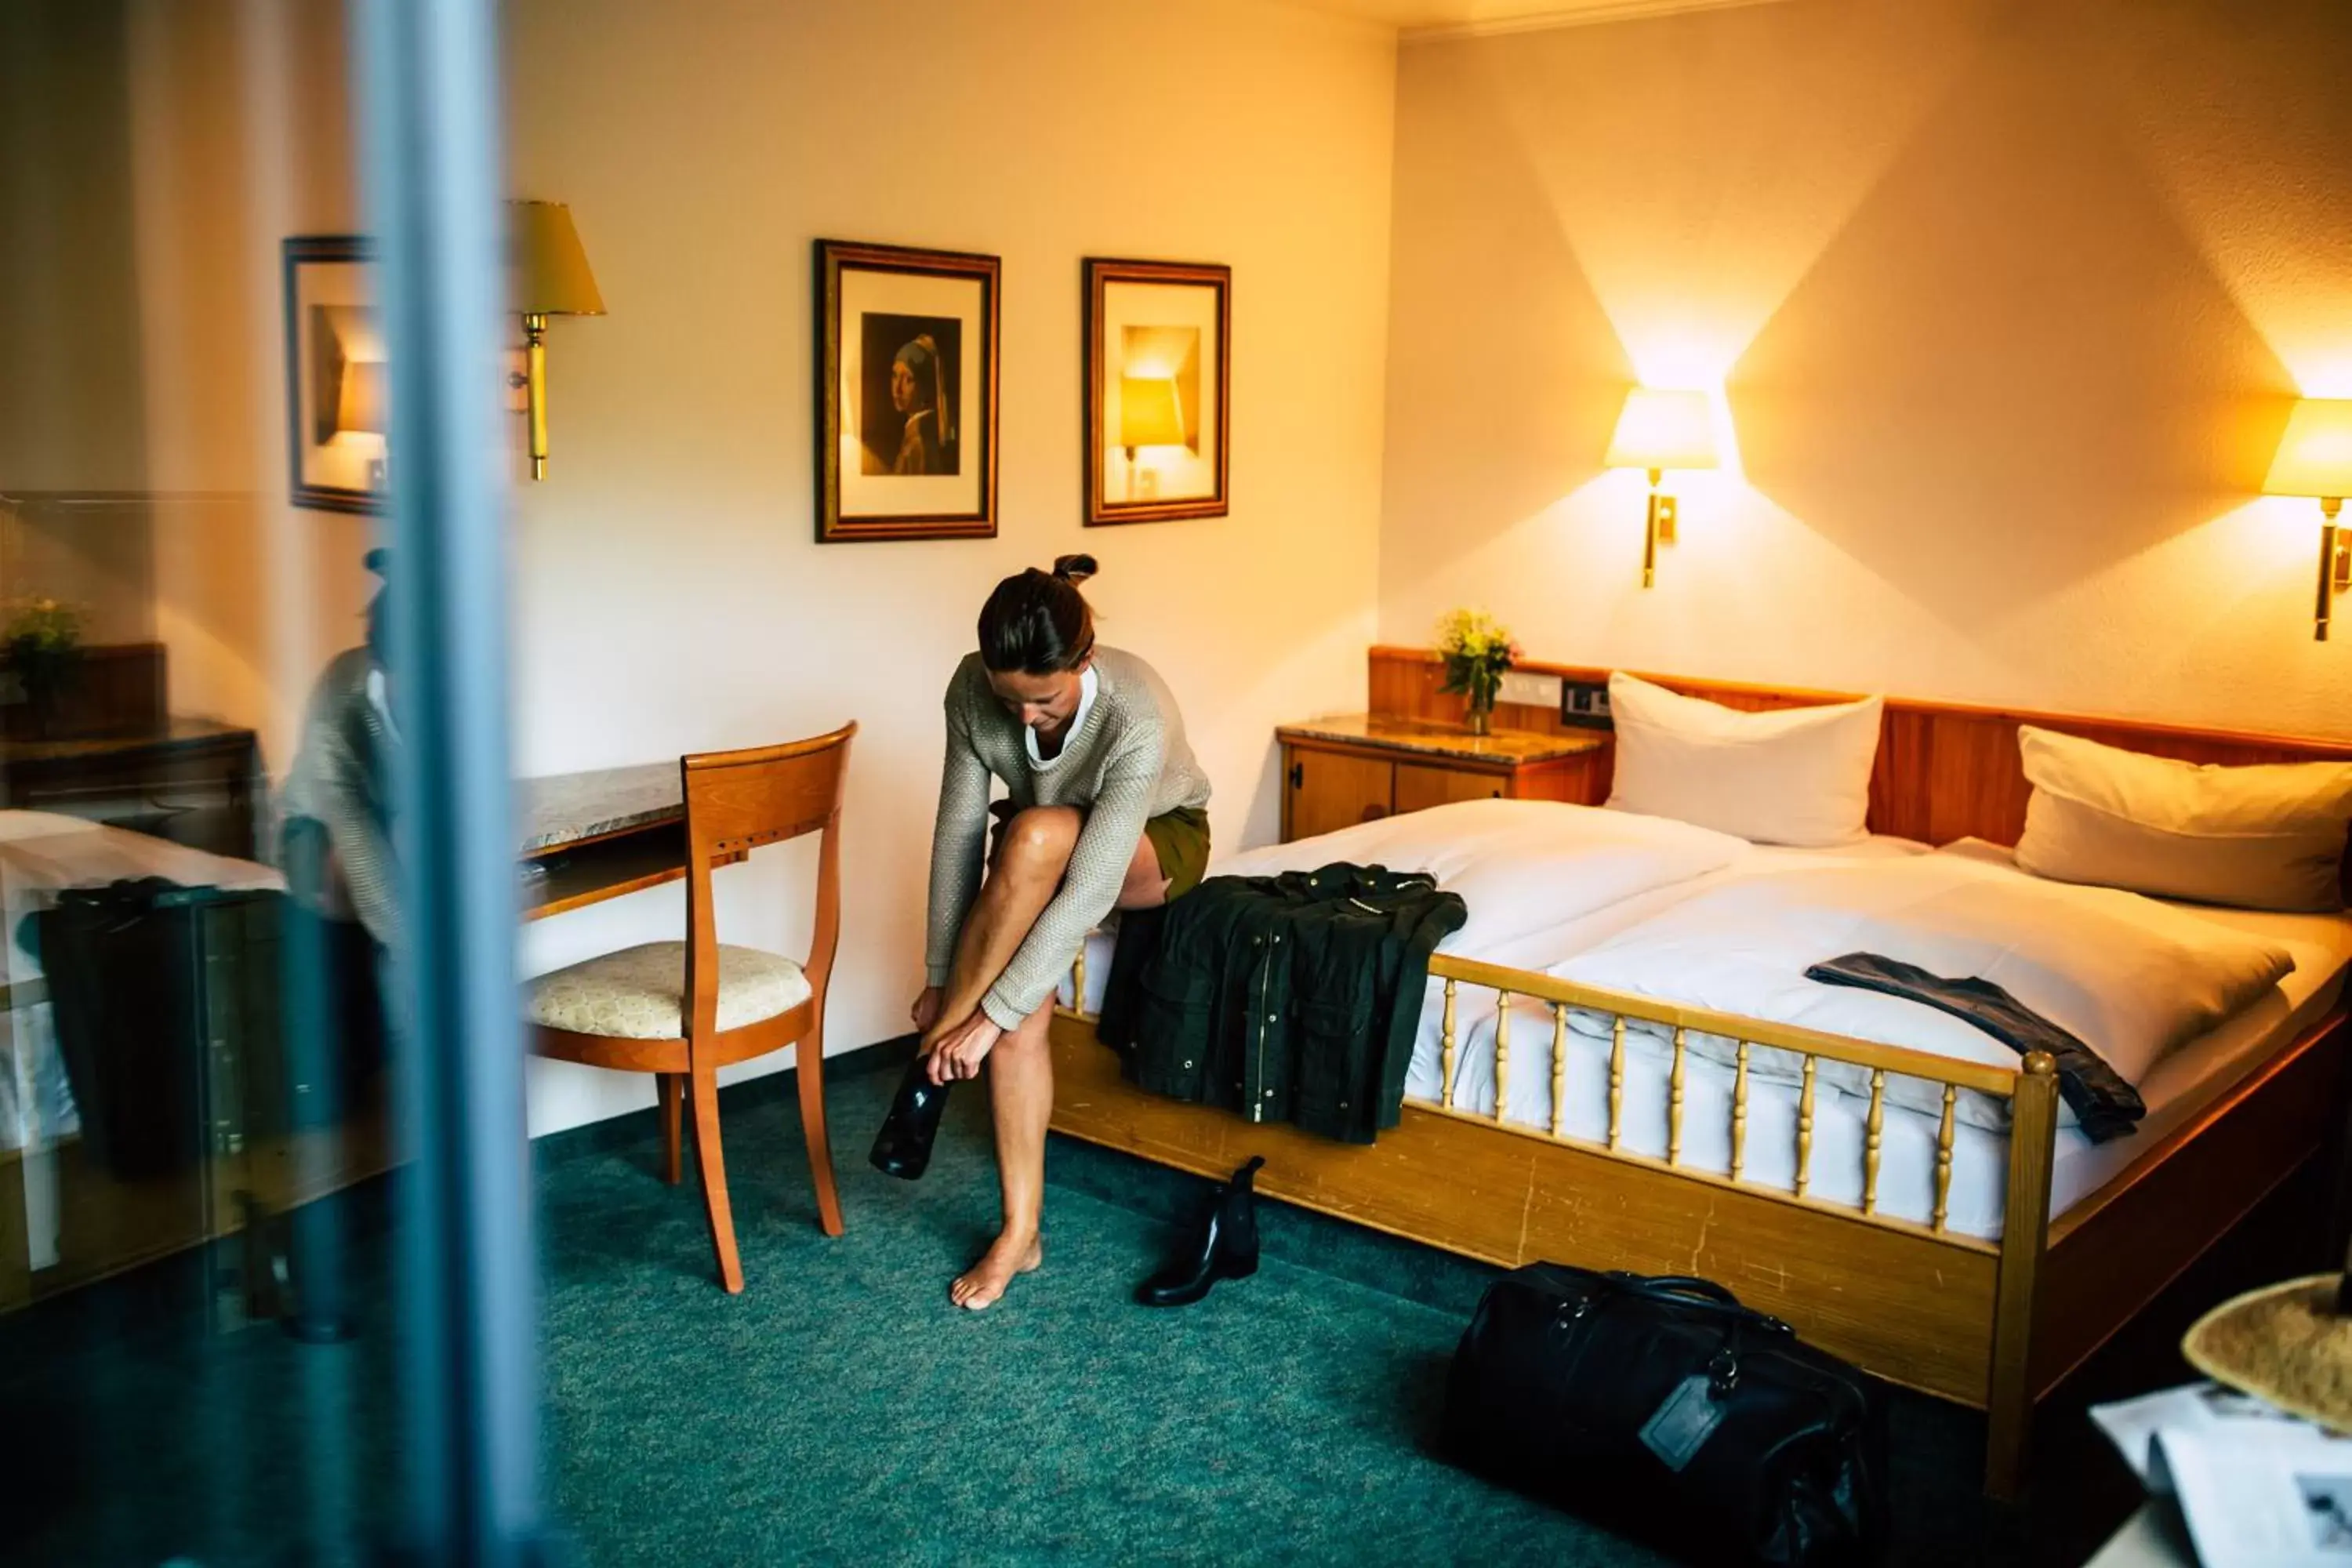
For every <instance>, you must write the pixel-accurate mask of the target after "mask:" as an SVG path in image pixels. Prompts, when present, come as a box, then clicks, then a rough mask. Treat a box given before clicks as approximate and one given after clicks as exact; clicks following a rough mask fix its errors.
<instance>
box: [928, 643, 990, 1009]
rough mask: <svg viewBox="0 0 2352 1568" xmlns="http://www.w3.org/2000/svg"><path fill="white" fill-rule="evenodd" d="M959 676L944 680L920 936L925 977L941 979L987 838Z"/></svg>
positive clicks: (983, 794)
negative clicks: (936, 796)
mask: <svg viewBox="0 0 2352 1568" xmlns="http://www.w3.org/2000/svg"><path fill="white" fill-rule="evenodd" d="M961 686H962V681H961V679H957V680H954V681H950V683H949V685H948V697H947V720H948V726H947V728H948V744H947V758H946V761H945V762H944V763H942V764H941V767H940V811H939V817H938V820H937V821H936V822H934V823H933V824H932V826H931V905H930V921H929V927H928V929H927V931H926V934H925V937H924V942H923V969H924V976H925V983H926V984H930V985H945V984H947V983H948V975H949V973H950V971H951V970H953V969H954V967H955V951H956V938H957V936H958V934H959V933H961V931H962V930H963V918H964V916H965V915H966V914H968V913H969V912H971V901H972V900H973V899H974V898H975V897H977V896H978V894H979V892H980V879H981V871H982V866H981V852H982V848H983V847H985V846H986V844H987V842H988V784H989V781H988V764H987V763H983V762H982V761H981V760H980V753H979V752H976V751H974V750H973V749H972V744H971V721H970V720H969V719H968V718H967V717H966V716H965V714H964V711H963V704H962V700H961Z"/></svg>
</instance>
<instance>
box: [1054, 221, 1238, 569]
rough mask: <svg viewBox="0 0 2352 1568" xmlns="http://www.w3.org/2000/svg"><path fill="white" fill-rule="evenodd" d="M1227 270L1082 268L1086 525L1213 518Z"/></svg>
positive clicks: (1152, 264)
mask: <svg viewBox="0 0 2352 1568" xmlns="http://www.w3.org/2000/svg"><path fill="white" fill-rule="evenodd" d="M1233 295H1234V269H1233V268H1230V267H1218V266H1213V265H1193V264H1189V263H1183V262H1174V261H1113V260H1109V259H1106V258H1101V257H1093V258H1088V259H1087V264H1086V354H1087V362H1086V384H1087V440H1086V450H1087V459H1086V461H1087V474H1086V484H1087V526H1088V527H1094V526H1097V525H1099V524H1103V523H1112V522H1162V521H1167V520H1169V519H1171V518H1179V517H1223V516H1224V515H1225V512H1226V510H1227V508H1226V500H1225V476H1226V471H1227V459H1228V451H1227V448H1228V446H1229V444H1230V441H1229V437H1230V436H1231V433H1232V429H1233V418H1232V400H1231V397H1230V395H1229V394H1230V392H1231V389H1232V386H1233V378H1232V375H1231V374H1230V366H1229V363H1228V359H1229V355H1230V353H1231V349H1232V343H1233Z"/></svg>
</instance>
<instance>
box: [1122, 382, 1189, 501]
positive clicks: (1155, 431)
mask: <svg viewBox="0 0 2352 1568" xmlns="http://www.w3.org/2000/svg"><path fill="white" fill-rule="evenodd" d="M1118 444H1119V445H1120V446H1122V447H1126V448H1127V493H1128V494H1129V497H1131V498H1133V499H1135V500H1149V499H1150V497H1149V496H1147V495H1146V494H1145V493H1144V489H1143V487H1144V486H1146V485H1147V484H1148V485H1150V488H1151V490H1152V492H1153V493H1154V494H1156V493H1157V492H1158V490H1159V488H1160V486H1159V477H1158V476H1157V475H1155V474H1153V473H1152V472H1151V471H1150V469H1148V468H1137V467H1136V463H1135V449H1136V448H1137V447H1181V446H1182V445H1183V444H1184V404H1183V400H1182V399H1181V397H1179V396H1178V395H1177V392H1176V379H1175V377H1173V376H1166V375H1122V376H1120V377H1119V378H1118Z"/></svg>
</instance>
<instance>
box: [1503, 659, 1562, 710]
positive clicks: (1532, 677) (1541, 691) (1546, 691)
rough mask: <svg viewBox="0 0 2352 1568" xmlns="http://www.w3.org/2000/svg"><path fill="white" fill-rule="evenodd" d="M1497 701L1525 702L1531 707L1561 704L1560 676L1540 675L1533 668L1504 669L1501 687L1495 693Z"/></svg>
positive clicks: (1552, 706)
mask: <svg viewBox="0 0 2352 1568" xmlns="http://www.w3.org/2000/svg"><path fill="white" fill-rule="evenodd" d="M1495 700H1496V701H1497V702H1524V703H1526V704H1527V705H1528V707H1530V708H1557V707H1559V676H1557V675H1539V674H1538V673H1537V672H1535V671H1534V670H1531V669H1507V670H1505V671H1503V684H1502V688H1501V689H1499V690H1497V691H1496V693H1495Z"/></svg>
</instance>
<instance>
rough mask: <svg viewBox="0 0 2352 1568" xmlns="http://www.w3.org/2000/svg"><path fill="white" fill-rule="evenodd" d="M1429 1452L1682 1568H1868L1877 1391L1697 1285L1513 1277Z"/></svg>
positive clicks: (1471, 1341) (1545, 1266) (1535, 1273)
mask: <svg viewBox="0 0 2352 1568" xmlns="http://www.w3.org/2000/svg"><path fill="white" fill-rule="evenodd" d="M1443 1442H1444V1448H1445V1450H1446V1453H1447V1455H1448V1457H1450V1458H1453V1459H1454V1460H1455V1461H1456V1462H1457V1463H1460V1464H1462V1465H1464V1466H1465V1467H1466V1468H1470V1469H1473V1470H1475V1471H1477V1472H1478V1473H1479V1474H1481V1475H1484V1476H1486V1477H1489V1478H1490V1479H1495V1480H1498V1481H1501V1482H1503V1483H1504V1484H1506V1485H1508V1486H1512V1487H1516V1488H1517V1489H1520V1490H1522V1491H1526V1492H1528V1493H1531V1494H1533V1495H1535V1496H1537V1497H1540V1498H1542V1499H1544V1500H1547V1501H1549V1502H1553V1503H1556V1504H1559V1506H1561V1507H1563V1508H1566V1509H1569V1510H1571V1511H1573V1512H1575V1513H1577V1514H1580V1515H1581V1516H1583V1517H1585V1518H1587V1519H1591V1520H1592V1521H1595V1522H1596V1523H1600V1524H1603V1525H1606V1526H1608V1527H1609V1528H1612V1529H1614V1530H1617V1531H1621V1532H1622V1533H1625V1534H1628V1535H1633V1536H1637V1537H1640V1538H1642V1539H1644V1540H1647V1541H1650V1542H1654V1543H1655V1544H1657V1545H1659V1546H1662V1547H1664V1548H1665V1549H1667V1550H1669V1551H1672V1552H1677V1553H1679V1554H1681V1555H1683V1556H1685V1557H1688V1558H1690V1559H1692V1560H1693V1561H1696V1562H1700V1563H1765V1564H1771V1565H1773V1568H1796V1565H1799V1564H1802V1565H1804V1568H1813V1565H1816V1564H1822V1563H1867V1562H1870V1561H1873V1560H1874V1558H1875V1557H1876V1555H1877V1552H1878V1548H1879V1544H1880V1542H1881V1540H1882V1539H1883V1536H1884V1533H1885V1502H1884V1498H1885V1490H1884V1477H1885V1448H1886V1443H1885V1411H1884V1407H1883V1401H1882V1400H1881V1398H1880V1397H1879V1394H1878V1392H1877V1389H1876V1386H1875V1385H1874V1384H1872V1383H1871V1382H1870V1380H1868V1379H1867V1378H1865V1377H1864V1376H1863V1375H1862V1373H1859V1372H1857V1371H1855V1370H1854V1369H1853V1367H1851V1366H1849V1365H1847V1364H1846V1363H1843V1362H1842V1361H1840V1360H1838V1359H1837V1358H1836V1357H1835V1356H1832V1355H1829V1354H1827V1353H1825V1352H1821V1351H1818V1350H1815V1349H1813V1348H1812V1347H1811V1346H1809V1345H1805V1344H1802V1343H1800V1342H1799V1341H1798V1339H1797V1336H1796V1334H1795V1332H1794V1331H1791V1330H1790V1327H1789V1325H1787V1324H1786V1323H1783V1322H1781V1321H1779V1320H1778V1319H1776V1318H1769V1317H1766V1316H1765V1315H1764V1314H1763V1313H1761V1312H1758V1311H1753V1310H1749V1309H1748V1308H1746V1307H1743V1306H1741V1305H1740V1304H1739V1301H1738V1298H1737V1297H1735V1296H1733V1295H1732V1293H1731V1292H1730V1291H1728V1290H1727V1289H1724V1288H1723V1287H1722V1286H1720V1285H1717V1284H1713V1283H1711V1282H1709V1281H1707V1280H1705V1279H1680V1278H1664V1279H1644V1278H1643V1277H1642V1276H1641V1275H1638V1274H1626V1273H1616V1272H1612V1273H1608V1274H1601V1273H1596V1272H1594V1271H1593V1270H1591V1269H1588V1268H1570V1267H1569V1266H1567V1265H1566V1264H1561V1263H1531V1264H1528V1265H1527V1266H1526V1267H1525V1268H1516V1269H1513V1270H1512V1271H1511V1272H1510V1273H1508V1274H1507V1275H1505V1276H1504V1277H1503V1278H1502V1279H1497V1280H1496V1281H1495V1283H1494V1284H1493V1285H1491V1286H1489V1287H1487V1289H1486V1295H1485V1296H1484V1297H1483V1298H1482V1299H1481V1300H1479V1302H1478V1310H1477V1313H1476V1315H1475V1316H1474V1317H1473V1318H1472V1319H1471V1320H1470V1327H1469V1330H1468V1331H1467V1332H1465V1334H1464V1335H1463V1336H1462V1345H1461V1348H1460V1349H1459V1350H1458V1351H1456V1352H1454V1368H1453V1373H1452V1374H1451V1376H1450V1378H1449V1379H1448V1382H1447V1385H1446V1392H1445V1426H1444V1436H1443Z"/></svg>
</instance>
